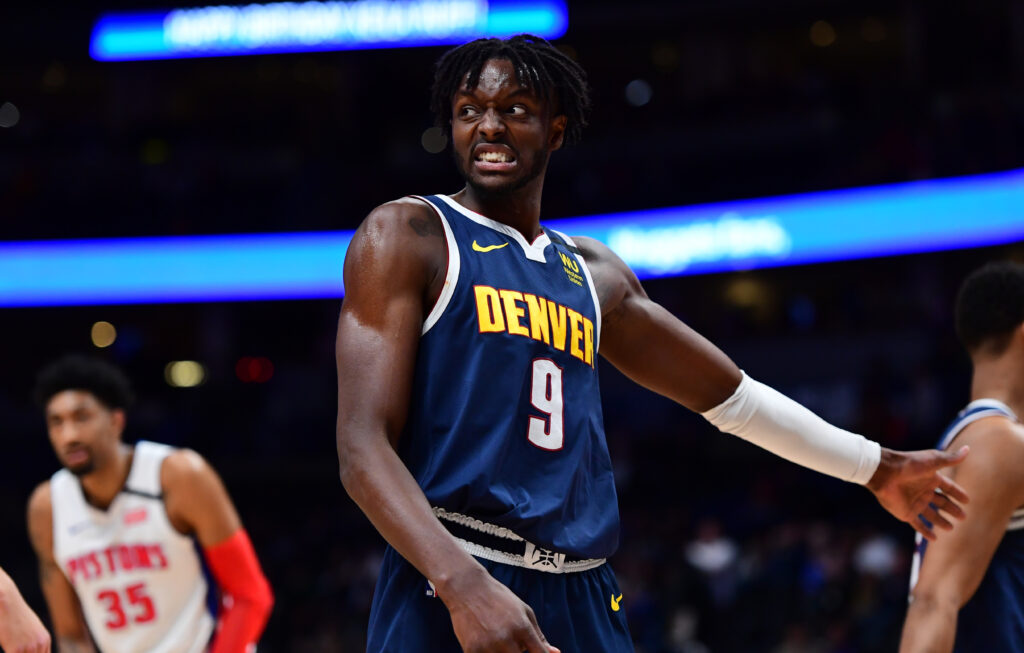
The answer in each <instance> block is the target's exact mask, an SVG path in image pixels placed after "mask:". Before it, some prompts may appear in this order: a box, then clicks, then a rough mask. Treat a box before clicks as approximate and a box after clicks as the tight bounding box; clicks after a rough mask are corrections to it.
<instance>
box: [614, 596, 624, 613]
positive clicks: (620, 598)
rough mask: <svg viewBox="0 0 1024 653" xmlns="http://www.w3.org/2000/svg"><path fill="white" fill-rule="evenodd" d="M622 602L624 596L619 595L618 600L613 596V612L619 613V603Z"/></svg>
mask: <svg viewBox="0 0 1024 653" xmlns="http://www.w3.org/2000/svg"><path fill="white" fill-rule="evenodd" d="M621 600H622V595H621V594H619V597H618V598H615V595H614V594H612V612H618V611H619V601H621Z"/></svg>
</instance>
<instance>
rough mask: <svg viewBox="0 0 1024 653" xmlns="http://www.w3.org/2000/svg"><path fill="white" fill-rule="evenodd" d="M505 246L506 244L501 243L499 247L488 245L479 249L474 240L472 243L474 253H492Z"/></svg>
mask: <svg viewBox="0 0 1024 653" xmlns="http://www.w3.org/2000/svg"><path fill="white" fill-rule="evenodd" d="M506 245H508V243H502V244H500V245H488V246H487V247H481V246H480V245H477V244H476V241H475V240H474V241H473V251H474V252H490V251H493V250H495V249H501V248H502V247H504V246H506Z"/></svg>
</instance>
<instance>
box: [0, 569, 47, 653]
mask: <svg viewBox="0 0 1024 653" xmlns="http://www.w3.org/2000/svg"><path fill="white" fill-rule="evenodd" d="M0 647H2V648H3V650H5V651H7V653H49V651H50V633H49V632H47V630H46V628H45V627H43V622H42V621H40V620H39V617H37V616H36V613H35V612H32V608H30V607H28V604H27V603H25V599H24V598H23V597H22V596H21V592H19V591H18V587H17V586H16V585H15V584H14V581H13V580H11V577H10V576H8V575H7V572H5V571H4V570H3V569H2V568H0Z"/></svg>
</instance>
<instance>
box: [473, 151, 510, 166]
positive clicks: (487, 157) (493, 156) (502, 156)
mask: <svg viewBox="0 0 1024 653" xmlns="http://www.w3.org/2000/svg"><path fill="white" fill-rule="evenodd" d="M476 159H477V161H487V162H488V163H509V162H511V161H512V160H513V159H512V157H511V156H509V155H508V154H506V153H504V152H481V153H480V154H478V155H477V156H476Z"/></svg>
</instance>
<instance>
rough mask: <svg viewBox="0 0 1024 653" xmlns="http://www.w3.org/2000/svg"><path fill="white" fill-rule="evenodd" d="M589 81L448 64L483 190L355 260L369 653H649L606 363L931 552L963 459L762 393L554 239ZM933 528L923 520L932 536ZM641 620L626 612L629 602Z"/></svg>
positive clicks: (557, 56) (507, 44)
mask: <svg viewBox="0 0 1024 653" xmlns="http://www.w3.org/2000/svg"><path fill="white" fill-rule="evenodd" d="M588 103H589V100H588V97H587V88H586V82H585V77H584V73H583V71H582V70H581V69H580V67H579V66H578V65H577V64H576V63H575V62H573V61H572V60H570V59H569V58H567V57H566V56H565V55H563V54H562V53H561V52H559V51H558V50H556V49H555V48H553V47H552V46H551V45H550V44H548V43H547V42H546V41H544V40H543V39H540V38H537V37H532V36H527V35H522V36H517V37H513V38H512V39H509V40H507V41H501V40H498V39H489V40H479V41H474V42H472V43H469V44H466V45H463V46H461V47H459V48H456V49H454V50H452V51H450V52H449V53H447V54H446V55H445V56H444V57H442V59H441V60H440V61H439V62H438V66H437V70H436V74H435V80H434V89H433V106H434V109H435V112H436V113H437V117H438V122H439V124H440V125H441V126H442V127H443V128H444V129H445V130H446V131H447V133H448V134H449V135H450V137H451V142H452V147H453V153H454V156H455V162H456V165H457V166H458V168H459V170H460V172H461V173H462V175H463V177H464V178H465V180H466V185H465V187H464V188H463V189H462V190H460V191H459V192H457V193H455V194H454V195H451V196H448V195H434V196H430V197H409V198H404V199H400V200H396V201H393V202H389V203H387V204H384V205H382V206H380V207H378V208H376V209H375V210H374V211H373V212H371V213H370V215H369V216H368V217H367V218H366V220H365V221H364V222H363V224H362V225H361V226H360V228H359V230H358V231H357V232H356V235H355V236H354V238H353V240H352V243H351V245H350V247H349V250H348V254H347V257H346V260H345V289H346V296H345V300H344V303H343V305H342V309H341V316H340V319H339V326H338V337H337V364H338V385H339V396H338V398H339V407H338V425H337V426H338V428H337V445H338V456H339V461H340V474H341V480H342V483H343V484H344V486H345V488H346V490H347V491H348V493H349V494H350V496H351V497H352V498H353V499H354V500H355V502H356V503H357V504H358V505H359V506H360V508H361V509H362V510H363V511H364V512H365V513H366V515H367V516H368V517H369V519H370V520H371V522H372V523H373V524H374V526H375V527H376V528H377V529H378V530H379V531H380V533H381V534H382V535H383V536H384V538H385V539H386V540H387V541H388V544H389V547H388V549H387V551H386V553H385V558H384V563H383V567H382V570H381V575H380V578H379V580H378V583H377V588H376V592H375V596H374V602H373V607H372V610H371V616H370V626H369V635H368V649H369V650H370V651H372V652H373V653H378V652H380V651H388V652H395V653H397V652H401V653H410V652H412V653H417V652H427V651H431V652H434V651H436V652H444V653H447V652H454V651H459V650H460V647H461V650H463V651H468V652H474V653H477V652H501V653H519V652H521V651H529V652H531V653H542V652H543V653H550V652H551V651H559V650H560V651H562V653H579V652H586V653H592V652H594V651H611V652H621V651H631V650H633V648H632V643H631V640H630V636H629V631H628V628H627V626H626V622H625V617H624V610H622V609H621V604H620V601H622V600H623V597H622V593H621V591H620V590H619V587H618V585H617V583H616V581H615V577H614V575H613V574H612V572H611V571H610V569H609V568H608V565H607V564H604V561H605V559H606V558H607V557H608V556H610V555H611V554H612V553H614V551H615V549H616V547H617V545H618V529H619V523H618V511H617V507H616V504H617V501H616V495H615V488H614V484H613V478H612V467H611V462H610V459H609V455H608V451H607V448H606V445H605V440H604V433H603V425H602V417H601V404H600V397H599V393H598V383H597V355H598V353H600V354H601V355H602V356H604V358H605V359H606V360H607V361H608V362H610V363H611V364H613V365H615V366H616V367H617V368H618V369H620V370H622V371H623V372H624V373H625V374H626V375H628V376H629V377H631V378H632V379H634V380H635V381H637V382H638V383H640V384H642V385H644V386H646V387H648V388H650V389H651V390H654V391H655V392H658V393H661V394H663V395H665V396H667V397H670V398H671V399H674V400H675V401H677V402H679V403H680V404H682V405H684V406H686V407H688V408H690V409H692V410H695V411H698V412H701V413H702V414H703V415H704V416H705V417H707V418H708V419H709V420H710V421H711V422H712V423H713V424H715V425H716V426H718V427H719V428H720V429H722V430H725V431H729V432H732V433H735V434H737V435H739V436H741V437H744V438H746V439H748V440H750V441H752V442H754V443H756V444H758V445H760V446H762V447H765V448H767V449H768V450H770V451H773V452H775V453H777V454H779V455H782V456H784V457H786V458H788V459H790V460H793V461H795V462H798V463H800V464H803V465H806V466H808V467H811V468H813V469H816V470H818V471H822V472H824V473H828V474H831V475H833V476H837V477H839V478H842V479H845V480H848V481H853V482H857V483H861V484H865V485H866V486H867V487H868V488H869V489H870V490H871V491H872V492H873V493H874V494H875V495H876V496H877V497H878V499H879V500H880V501H881V503H882V504H883V506H885V507H886V508H887V509H888V510H889V511H890V512H892V513H893V514H894V515H896V516H897V517H899V518H900V519H903V520H905V521H909V522H910V523H911V524H912V525H913V526H914V527H915V528H917V529H918V530H919V531H921V532H922V533H924V534H925V535H926V536H927V537H929V538H933V537H934V536H935V534H934V532H933V530H932V527H931V525H938V526H940V527H942V528H949V527H951V524H950V522H949V521H948V520H947V519H946V518H944V517H942V516H940V515H939V514H938V512H937V510H938V509H941V510H943V511H944V512H945V514H947V515H950V516H952V517H959V516H961V509H960V507H959V506H958V505H957V502H963V501H965V500H966V495H965V494H964V493H963V492H962V491H961V490H960V488H959V487H958V486H957V485H956V484H955V483H953V482H951V481H949V480H948V479H946V478H945V477H943V476H941V475H939V474H937V473H936V472H937V470H938V469H940V468H942V467H945V466H948V465H952V464H956V463H958V462H959V461H960V460H962V459H963V456H965V455H966V452H965V451H962V452H959V453H957V454H951V453H945V452H939V451H927V452H912V453H901V452H896V451H889V450H886V449H881V448H880V447H879V446H878V445H877V444H876V443H874V442H870V441H868V440H866V439H864V438H863V437H861V436H859V435H855V434H852V433H848V432H845V431H842V430H840V429H837V428H835V427H833V426H831V425H829V424H827V423H826V422H824V421H823V420H821V419H819V418H817V417H816V416H814V415H813V414H812V413H810V412H809V411H807V410H806V409H804V408H803V407H801V406H799V405H798V404H796V403H795V402H793V401H792V400H790V399H787V398H786V397H784V396H782V395H781V394H779V393H777V392H774V391H773V390H771V389H770V388H768V387H767V386H764V385H762V384H760V383H757V382H756V381H754V380H752V379H750V378H749V377H747V376H746V375H744V374H743V373H742V372H741V371H740V370H739V369H738V368H737V367H736V365H734V364H733V362H732V361H731V360H730V359H729V358H728V357H726V356H725V354H723V353H722V352H721V351H719V350H718V349H717V348H716V347H715V346H714V345H712V344H711V343H710V342H708V341H707V340H705V339H704V338H702V337H701V336H699V335H698V334H697V333H695V332H694V331H692V330H691V329H689V328H688V327H687V326H686V325H685V324H683V323H682V322H680V321H679V320H678V319H676V318H675V317H674V316H672V315H671V314H670V313H669V312H668V311H666V310H665V309H664V308H662V307H661V306H659V305H657V304H655V303H654V302H652V301H651V300H650V299H648V297H647V295H646V294H645V293H644V290H643V288H642V287H641V285H640V283H639V282H638V281H637V278H636V276H635V275H634V274H633V273H632V272H631V271H630V270H629V268H628V267H627V266H626V265H625V264H624V263H623V262H622V261H621V260H620V259H619V258H618V257H617V256H616V255H615V254H614V253H612V252H611V251H610V250H609V249H608V248H607V247H605V246H604V245H602V244H601V243H599V242H597V241H595V240H592V239H588V238H579V239H573V238H571V237H569V236H567V235H565V234H560V233H557V232H555V231H552V230H549V229H545V228H543V227H542V226H541V223H540V217H541V189H542V186H543V183H544V174H545V171H546V167H547V161H548V156H549V155H550V154H551V153H552V152H554V151H555V150H557V149H559V148H560V147H561V146H562V144H563V142H564V141H567V140H570V141H571V140H575V139H576V138H578V137H579V135H580V132H581V130H582V128H583V126H584V123H585V113H586V109H587V106H588ZM919 515H921V516H923V517H924V518H927V519H928V521H929V523H925V521H923V519H922V518H921V517H919ZM626 600H628V599H626Z"/></svg>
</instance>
